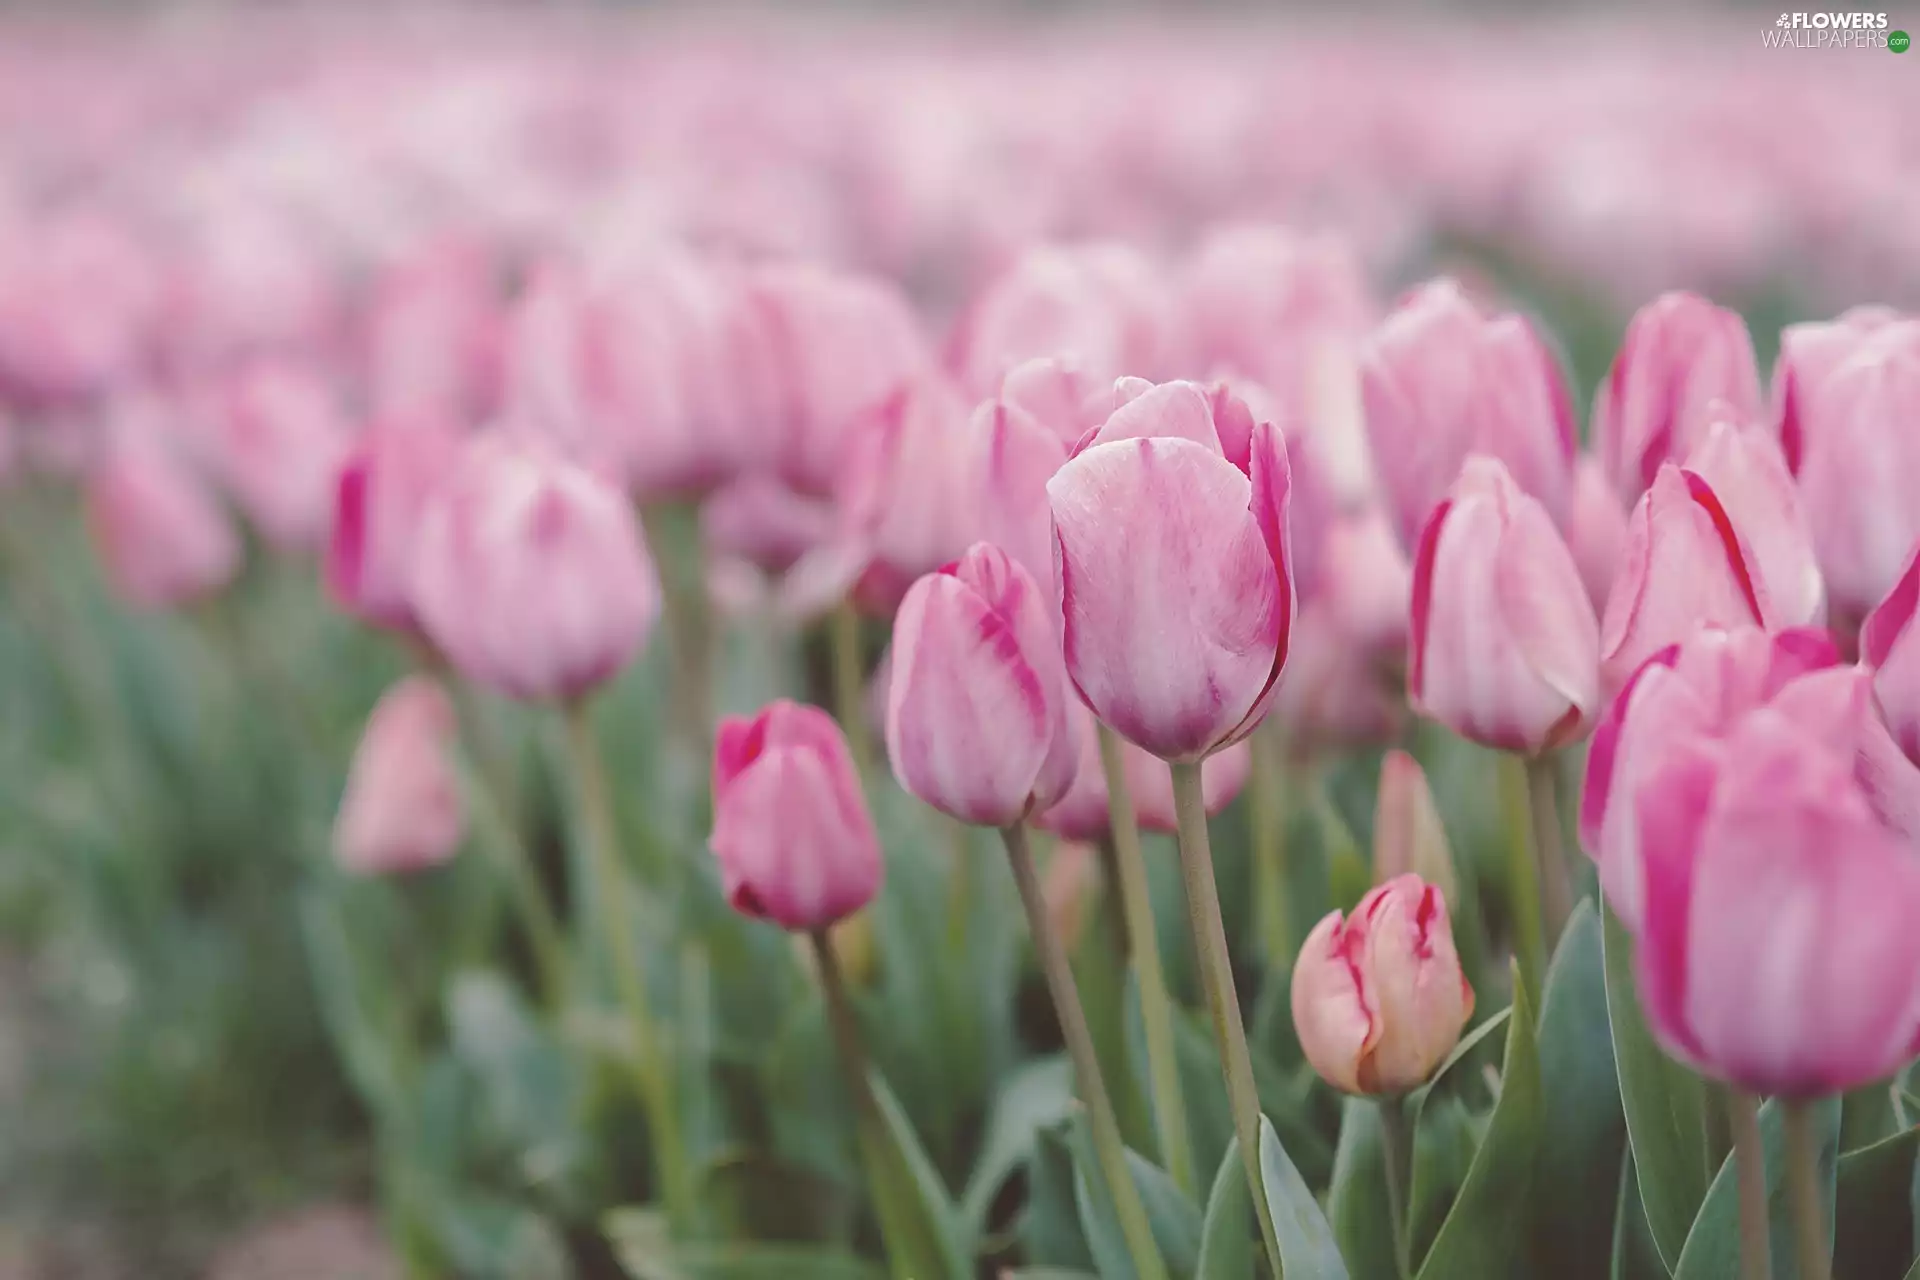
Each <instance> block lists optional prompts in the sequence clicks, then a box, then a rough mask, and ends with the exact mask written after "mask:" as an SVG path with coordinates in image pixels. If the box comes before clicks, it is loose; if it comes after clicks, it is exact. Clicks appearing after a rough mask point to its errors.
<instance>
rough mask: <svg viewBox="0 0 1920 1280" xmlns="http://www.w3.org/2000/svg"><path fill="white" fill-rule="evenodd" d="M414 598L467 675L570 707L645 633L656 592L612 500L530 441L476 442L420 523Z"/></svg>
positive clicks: (630, 527)
mask: <svg viewBox="0 0 1920 1280" xmlns="http://www.w3.org/2000/svg"><path fill="white" fill-rule="evenodd" d="M412 567H413V577H412V588H413V591H412V596H413V602H414V606H415V608H416V609H417V610H418V611H419V618H420V624H421V626H422V628H423V629H424V630H425V632H426V634H427V636H428V638H429V639H431V640H432V641H433V642H434V643H435V644H436V645H438V646H439V648H440V650H441V652H442V653H444V654H445V655H446V657H447V658H448V660H449V661H450V662H452V663H453V665H454V666H455V667H456V668H458V669H459V671H460V673H461V674H462V675H464V676H466V677H467V678H469V679H471V680H474V681H477V682H478V683H480V684H483V685H486V686H488V687H489V688H492V689H495V690H498V691H499V692H502V693H505V694H508V695H509V696H512V697H516V698H526V699H561V700H571V699H575V698H578V697H580V696H581V695H583V694H584V693H586V692H587V691H588V690H589V689H592V688H593V687H594V686H596V685H598V684H600V683H601V682H603V681H605V680H607V679H609V678H610V677H612V676H613V675H615V674H616V673H617V672H618V671H619V670H620V668H621V667H623V666H625V665H626V662H627V660H628V659H629V658H631V657H632V656H633V654H634V652H635V651H636V650H637V649H638V648H639V647H640V644H641V642H642V641H643V640H644V639H645V638H646V636H647V633H648V632H649V631H651V630H652V628H653V624H654V621H655V620H656V618H657V617H658V616H659V612H660V583H659V580H658V578H657V577H656V576H655V574H654V568H653V561H652V559H651V558H650V557H649V556H648V554H647V549H646V547H645V545H644V544H643V543H642V542H641V540H640V532H639V530H638V529H637V528H636V527H635V525H634V518H633V509H632V507H631V506H630V505H629V504H628V503H627V501H626V500H625V499H624V498H623V497H622V495H621V494H620V492H619V491H618V490H617V489H615V488H614V487H613V486H612V485H610V484H608V483H607V482H606V481H604V480H602V479H600V478H599V477H598V476H596V475H594V474H593V473H591V472H589V471H587V470H585V469H584V468H581V467H578V466H575V465H573V464H571V463H569V462H566V461H565V460H563V459H561V458H560V457H558V456H557V455H555V454H554V453H552V452H551V451H550V450H548V449H546V448H543V447H541V446H540V445H539V444H538V443H536V442H533V441H522V440H515V439H509V438H506V437H502V436H497V435H493V436H482V437H478V438H476V439H475V440H473V441H471V442H470V443H469V444H468V445H467V446H466V449H465V450H464V452H463V453H462V455H461V457H460V459H459V460H458V462H457V463H456V464H455V467H454V469H453V472H452V474H451V475H449V476H448V477H447V480H446V482H445V484H443V485H442V486H441V487H439V488H438V489H436V490H435V491H434V493H433V495H432V496H431V497H430V498H429V499H428V502H427V508H426V510H425V511H424V512H422V513H421V516H420V526H419V530H418V533H417V535H416V545H415V548H414V552H413V566H412Z"/></svg>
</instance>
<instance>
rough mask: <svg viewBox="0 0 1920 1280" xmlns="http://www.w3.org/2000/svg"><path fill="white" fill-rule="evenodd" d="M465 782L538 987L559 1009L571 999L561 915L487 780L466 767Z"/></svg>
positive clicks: (476, 823) (483, 839)
mask: <svg viewBox="0 0 1920 1280" xmlns="http://www.w3.org/2000/svg"><path fill="white" fill-rule="evenodd" d="M461 772H462V775H463V780H464V781H465V783H466V796H467V809H468V811H469V812H470V813H472V814H473V818H474V824H475V825H476V826H477V827H478V828H479V830H480V835H481V838H482V843H483V844H484V845H485V846H486V848H487V849H488V850H489V851H490V852H491V853H492V855H493V862H494V865H495V867H496V868H498V870H499V871H500V872H501V874H502V875H503V876H505V878H506V884H507V893H508V896H510V897H511V898H512V899H513V905H514V909H515V910H516V911H517V912H518V914H519V916H520V924H521V927H522V928H523V929H525V930H526V934H527V944H528V946H530V947H531V948H532V949H533V962H534V966H535V967H536V968H537V969H539V971H540V988H541V990H542V991H544V992H545V993H546V997H547V1004H548V1007H549V1008H551V1009H553V1010H554V1011H556V1012H559V1011H561V1010H564V1009H565V1008H566V1003H567V960H566V945H565V943H564V941H563V940H562V939H563V935H562V932H561V929H560V921H559V918H558V917H557V916H556V915H555V914H554V910H553V902H552V900H551V899H550V898H549V897H548V896H547V889H546V886H545V885H543V884H542V883H541V882H540V873H539V871H538V870H536V869H535V867H534V865H533V858H532V856H531V855H530V854H529V853H528V851H527V845H526V842H525V841H524V840H522V839H521V838H520V833H519V832H518V831H516V830H515V829H514V827H513V824H512V823H510V822H509V821H508V820H507V816H506V814H504V813H503V812H501V809H500V804H499V802H498V801H497V800H495V799H494V796H493V792H492V791H491V790H490V789H489V788H488V787H486V786H485V785H483V784H482V783H481V781H480V779H479V778H478V777H477V776H476V775H475V773H474V771H473V769H472V768H471V767H468V768H466V769H463V770H462V771H461Z"/></svg>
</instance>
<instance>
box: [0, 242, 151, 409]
mask: <svg viewBox="0 0 1920 1280" xmlns="http://www.w3.org/2000/svg"><path fill="white" fill-rule="evenodd" d="M162 305H163V294H162V281H161V275H160V272H159V270H158V268H157V266H156V264H155V260H154V258H153V256H152V254H151V253H150V251H149V250H148V249H147V248H146V247H145V246H144V245H142V244H141V243H139V241H137V240H136V239H135V238H134V237H133V236H132V235H131V234H129V233H128V231H127V230H126V229H125V228H124V227H122V226H120V225H118V224H116V223H114V222H111V221H108V220H106V219H103V218H100V217H96V216H93V215H90V214H73V215H68V216H63V217H57V218H55V217H49V218H46V219H44V220H40V221H37V222H27V221H25V220H22V222H21V224H20V225H17V226H8V227H6V228H5V229H4V231H0V396H4V397H5V398H6V399H7V400H9V401H11V402H12V403H14V404H15V405H17V406H18V407H20V408H23V409H30V410H34V411H36V412H42V413H44V412H51V411H54V410H57V409H61V408H66V407H71V406H75V405H86V404H90V403H92V402H94V401H96V400H98V399H99V398H101V397H102V396H105V395H107V394H108V393H110V392H114V391H116V390H124V389H125V386H126V384H127V383H128V381H129V380H131V379H137V378H140V377H142V376H144V375H146V374H147V373H150V372H151V366H152V364H153V356H154V349H153V348H154V342H155V335H156V326H157V324H158V322H159V320H160V315H161V307H162Z"/></svg>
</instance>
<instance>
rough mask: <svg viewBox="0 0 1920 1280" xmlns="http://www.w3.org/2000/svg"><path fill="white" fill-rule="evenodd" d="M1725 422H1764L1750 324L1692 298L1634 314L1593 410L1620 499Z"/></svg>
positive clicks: (1670, 297)
mask: <svg viewBox="0 0 1920 1280" xmlns="http://www.w3.org/2000/svg"><path fill="white" fill-rule="evenodd" d="M1723 416H1731V417H1732V418H1733V419H1734V420H1736V421H1739V422H1752V421H1757V420H1758V419H1759V418H1760V416H1761V404H1760V375H1759V372H1758V371H1757V370H1756V368H1755V366H1754V359H1753V342H1752V340H1751V339H1750V338H1749V337H1748V336H1747V326H1746V322H1745V321H1743V320H1741V318H1740V316H1739V315H1738V314H1737V313H1736V312H1733V311H1729V310H1726V309H1725V308H1722V307H1716V306H1714V305H1713V304H1712V303H1711V302H1708V301H1707V300H1706V299H1705V298H1701V297H1699V296H1697V295H1695V294H1691V293H1667V294H1662V295H1661V296H1660V297H1659V298H1656V299H1655V300H1654V301H1652V302H1650V303H1648V304H1647V305H1646V306H1644V307H1642V308H1640V310H1639V311H1637V312H1635V313H1634V317H1633V320H1632V322H1631V323H1629V324H1628V326H1627V335H1626V338H1625V340H1624V341H1623V342H1622V344H1621V347H1620V351H1619V354H1618V355H1616V356H1615V357H1614V360H1613V367H1612V368H1611V369H1610V370H1609V371H1608V373H1607V378H1606V381H1605V382H1603V383H1602V384H1601V386H1600V390H1599V393H1598V394H1597V396H1596V397H1595V399H1594V404H1593V447H1594V451H1595V452H1596V453H1597V454H1598V455H1599V458H1600V461H1601V464H1602V465H1603V466H1604V467H1605V468H1606V470H1607V474H1608V475H1609V476H1610V477H1611V478H1612V480H1613V484H1614V488H1615V489H1616V490H1618V491H1619V493H1620V496H1621V498H1622V500H1623V501H1628V502H1631V501H1633V500H1634V499H1635V498H1637V497H1639V496H1640V494H1641V493H1642V492H1643V491H1644V490H1646V489H1647V488H1648V487H1649V486H1651V485H1652V484H1653V481H1654V477H1655V476H1656V475H1657V474H1658V473H1659V471H1660V467H1661V465H1662V464H1663V463H1666V462H1678V461H1680V460H1681V459H1683V458H1685V457H1686V456H1687V455H1688V454H1690V453H1692V452H1693V450H1694V448H1695V447H1696V446H1697V445H1698V444H1699V442H1700V437H1701V435H1702V433H1704V432H1705V430H1706V428H1707V427H1708V426H1710V425H1711V424H1712V422H1713V421H1714V420H1715V419H1716V418H1718V417H1723Z"/></svg>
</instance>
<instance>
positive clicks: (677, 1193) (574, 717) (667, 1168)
mask: <svg viewBox="0 0 1920 1280" xmlns="http://www.w3.org/2000/svg"><path fill="white" fill-rule="evenodd" d="M566 728H567V735H566V736H567V756H568V763H569V765H570V767H571V769H572V772H573V779H574V786H575V788H576V799H577V802H578V804H579V810H578V813H577V816H576V821H577V823H578V827H577V833H578V838H579V839H581V840H583V841H584V842H585V844H586V854H587V858H586V861H587V864H588V866H589V867H590V868H591V884H592V892H591V894H590V896H591V897H592V899H593V900H594V901H595V902H596V903H598V904H599V907H600V919H599V930H600V934H601V939H600V942H601V946H602V947H603V948H604V955H605V960H604V963H605V964H606V966H607V968H608V969H609V970H610V971H611V972H612V975H613V981H614V987H615V989H616V990H617V991H618V992H619V997H620V1003H621V1005H622V1006H623V1008H624V1011H625V1014H626V1020H627V1028H626V1030H627V1033H628V1035H629V1036H631V1037H632V1038H633V1039H632V1041H631V1042H630V1043H629V1044H628V1051H629V1052H630V1053H631V1054H632V1055H633V1059H634V1062H635V1064H636V1066H637V1070H638V1074H639V1085H640V1097H641V1102H642V1104H643V1105H644V1106H645V1107H646V1111H647V1123H648V1126H649V1128H650V1129H651V1130H652V1136H653V1144H654V1152H655V1156H656V1160H657V1165H658V1175H659V1179H660V1185H661V1191H662V1193H663V1195H664V1196H665V1199H666V1202H667V1208H668V1216H669V1217H670V1218H671V1220H672V1221H673V1222H674V1223H675V1224H676V1225H680V1226H684V1225H685V1224H687V1223H689V1222H691V1221H692V1215H693V1213H694V1211H695V1201H694V1194H693V1192H694V1188H693V1185H692V1183H691V1182H690V1181H689V1179H688V1172H689V1171H688V1168H687V1162H686V1158H685V1154H684V1150H683V1147H682V1144H681V1140H680V1116H679V1113H678V1112H677V1111H676V1110H675V1109H674V1099H673V1084H672V1080H671V1078H670V1077H669V1075H668V1074H667V1064H668V1062H669V1059H668V1057H667V1055H666V1052H665V1048H666V1046H665V1044H664V1043H663V1041H662V1038H661V1034H660V1030H659V1028H658V1027H657V1026H656V1024H655V1022H654V1019H653V1014H652V1010H651V1008H650V1006H649V1002H648V999H647V988H646V978H645V976H644V975H645V971H644V970H643V969H642V968H641V962H640V957H639V956H638V955H637V954H636V953H635V951H634V945H633V936H634V930H633V921H632V920H631V919H630V918H629V906H628V895H627V889H628V885H627V876H626V870H625V868H624V867H622V866H621V863H620V851H619V845H618V843H617V840H616V838H615V835H614V825H613V807H612V802H611V795H610V793H609V792H608V790H607V777H606V768H605V766H604V764H603V762H602V761H601V758H600V742H599V739H598V738H597V737H596V736H595V735H594V732H593V720H592V717H591V715H590V714H589V710H588V703H586V702H585V701H577V702H574V703H571V704H569V705H568V706H567V708H566Z"/></svg>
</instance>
